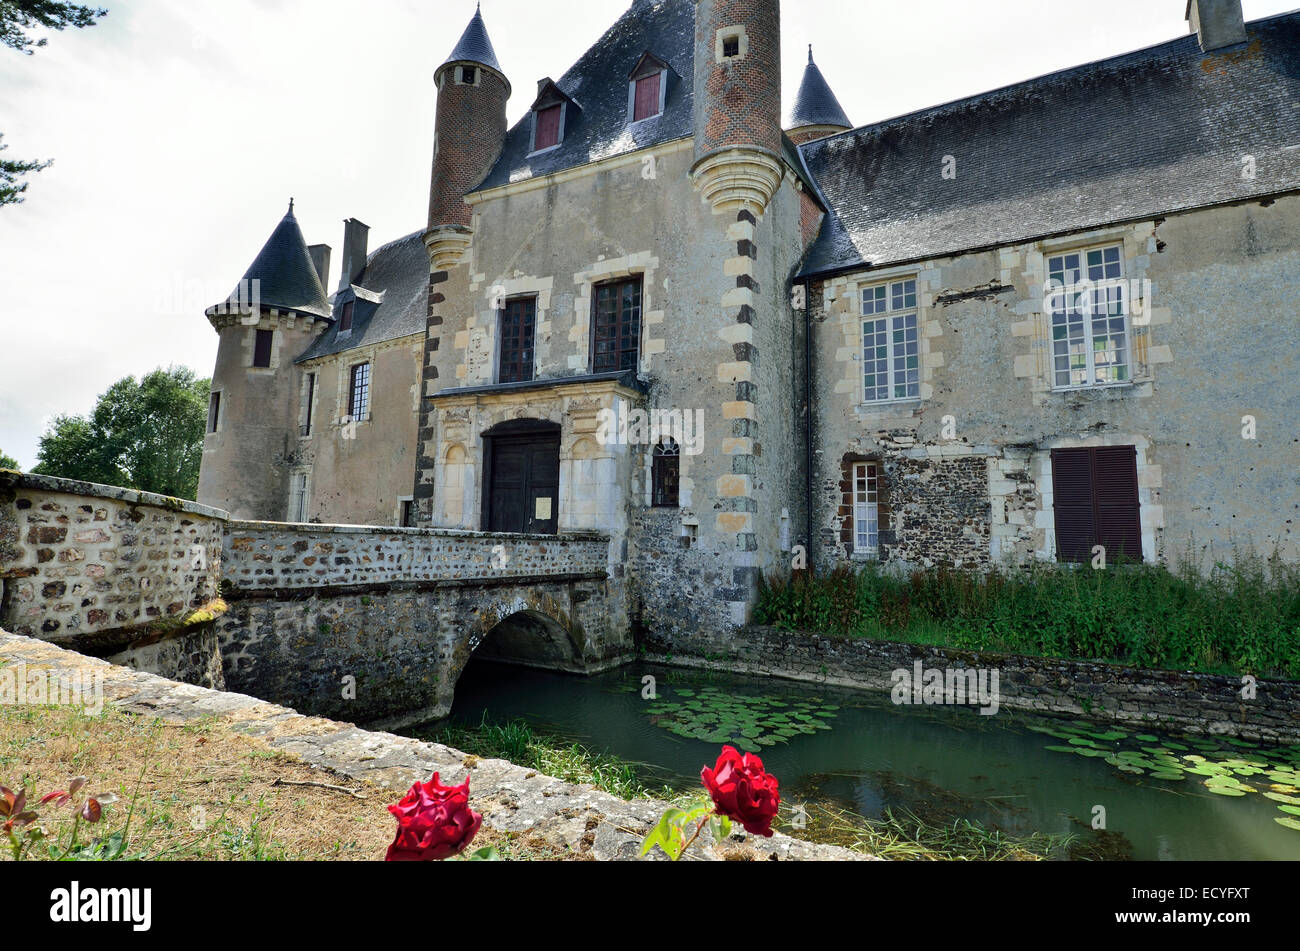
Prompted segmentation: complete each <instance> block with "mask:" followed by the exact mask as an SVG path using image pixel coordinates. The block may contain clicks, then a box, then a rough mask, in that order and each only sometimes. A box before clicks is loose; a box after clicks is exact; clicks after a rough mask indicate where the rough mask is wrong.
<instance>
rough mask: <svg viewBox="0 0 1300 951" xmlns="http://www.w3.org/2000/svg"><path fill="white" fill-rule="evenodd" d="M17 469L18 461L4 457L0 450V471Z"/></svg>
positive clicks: (10, 457)
mask: <svg viewBox="0 0 1300 951" xmlns="http://www.w3.org/2000/svg"><path fill="white" fill-rule="evenodd" d="M17 468H19V465H18V460H17V459H15V458H14V457H13V456H7V455H5V453H4V451H3V450H0V469H17Z"/></svg>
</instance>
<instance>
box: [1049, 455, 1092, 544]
mask: <svg viewBox="0 0 1300 951" xmlns="http://www.w3.org/2000/svg"><path fill="white" fill-rule="evenodd" d="M1052 503H1053V507H1054V508H1055V509H1056V552H1057V555H1058V557H1060V558H1061V560H1062V561H1087V560H1088V559H1089V558H1091V557H1092V545H1093V542H1092V539H1093V537H1094V536H1095V534H1096V531H1095V526H1094V524H1093V517H1092V516H1093V510H1092V454H1091V452H1090V451H1089V450H1087V449H1053V450H1052Z"/></svg>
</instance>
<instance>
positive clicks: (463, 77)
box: [456, 66, 478, 86]
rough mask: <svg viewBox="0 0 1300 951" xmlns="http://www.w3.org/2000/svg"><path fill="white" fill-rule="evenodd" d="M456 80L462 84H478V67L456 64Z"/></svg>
mask: <svg viewBox="0 0 1300 951" xmlns="http://www.w3.org/2000/svg"><path fill="white" fill-rule="evenodd" d="M456 82H458V83H459V84H460V85H462V86H476V85H478V67H477V66H457V67H456Z"/></svg>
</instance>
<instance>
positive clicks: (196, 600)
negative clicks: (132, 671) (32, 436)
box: [0, 471, 225, 682]
mask: <svg viewBox="0 0 1300 951" xmlns="http://www.w3.org/2000/svg"><path fill="white" fill-rule="evenodd" d="M224 520H225V513H224V512H220V511H217V510H216V509H211V508H208V507H206V506H202V505H195V504H194V503H192V502H184V501H181V500H180V499H172V498H165V497H163V496H159V495H152V494H150V493H146V492H135V491H132V490H127V489H116V488H109V487H107V486H100V485H91V484H89V483H85V482H74V481H71V480H67V479H54V478H50V477H47V476H36V475H23V474H20V473H16V472H5V471H0V592H2V593H0V626H3V627H4V628H5V629H7V630H9V631H12V632H14V633H16V634H23V635H26V636H30V637H39V638H41V639H42V640H47V641H51V642H52V643H55V644H59V645H62V646H66V647H69V648H72V649H74V650H77V651H80V652H82V653H86V654H92V655H97V656H108V655H110V654H112V655H118V656H124V657H127V656H130V653H131V651H132V650H133V649H134V648H136V647H141V648H143V647H146V646H151V645H161V644H162V643H165V642H168V641H170V640H171V639H174V638H181V637H182V635H183V636H184V639H185V641H186V646H185V648H184V650H183V653H185V655H186V656H187V657H188V658H190V659H189V660H187V662H186V668H185V669H186V671H188V672H190V673H195V672H201V671H204V670H210V668H211V662H212V656H213V653H214V649H215V641H214V639H213V638H212V636H211V632H210V630H208V633H207V634H204V633H203V630H202V629H201V625H202V624H204V623H206V621H207V620H210V617H209V616H208V615H210V614H211V613H212V609H211V608H209V603H210V602H212V601H214V600H215V599H216V598H217V585H218V581H219V579H220V577H221V536H222V528H223V526H224ZM204 608H208V614H203V613H200V609H204ZM195 625H199V627H195ZM209 628H210V625H209ZM177 643H179V641H178V642H177ZM173 646H175V645H173ZM162 649H163V648H161V647H160V646H159V647H152V646H151V649H150V651H149V652H148V653H149V654H150V656H153V655H157V654H158V653H159V651H160V650H162ZM142 663H145V666H147V665H148V664H147V663H146V662H144V661H143V660H142ZM160 670H162V671H164V672H168V673H171V674H173V675H178V674H180V673H181V669H180V668H176V669H175V670H174V671H173V670H172V669H171V668H168V667H166V666H163V667H161V668H160ZM199 679H202V677H200V678H199ZM209 682H211V678H210V677H209Z"/></svg>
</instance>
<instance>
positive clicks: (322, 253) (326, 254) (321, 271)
mask: <svg viewBox="0 0 1300 951" xmlns="http://www.w3.org/2000/svg"><path fill="white" fill-rule="evenodd" d="M307 253H308V254H310V255H311V263H312V267H314V268H316V276H317V277H319V278H320V286H321V287H329V286H330V246H329V245H328V244H313V245H312V246H311V247H310V248H308V249H307Z"/></svg>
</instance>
